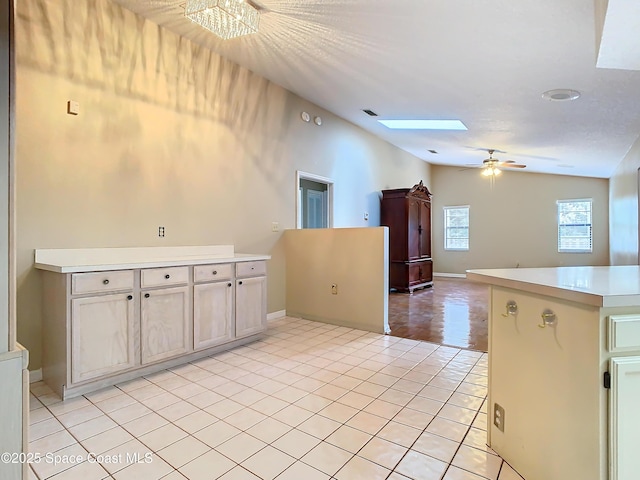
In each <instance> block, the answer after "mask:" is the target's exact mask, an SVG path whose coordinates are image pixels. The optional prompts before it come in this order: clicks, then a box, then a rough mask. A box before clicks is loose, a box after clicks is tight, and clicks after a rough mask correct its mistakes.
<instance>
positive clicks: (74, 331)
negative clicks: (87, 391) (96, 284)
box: [71, 293, 136, 383]
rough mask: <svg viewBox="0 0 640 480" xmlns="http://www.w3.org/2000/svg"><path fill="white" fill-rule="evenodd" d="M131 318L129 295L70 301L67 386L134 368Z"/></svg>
mask: <svg viewBox="0 0 640 480" xmlns="http://www.w3.org/2000/svg"><path fill="white" fill-rule="evenodd" d="M133 318H134V308H133V296H132V295H131V294H130V293H120V294H114V295H103V296H99V297H87V298H76V299H73V300H72V301H71V383H77V382H82V381H84V380H89V379H92V378H95V377H100V376H102V375H109V374H111V373H116V372H120V371H122V370H126V369H128V368H131V367H133V366H134V365H135V363H136V362H135V354H134V351H135V350H134V349H135V343H136V342H135V339H134V328H133Z"/></svg>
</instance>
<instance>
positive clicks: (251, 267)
mask: <svg viewBox="0 0 640 480" xmlns="http://www.w3.org/2000/svg"><path fill="white" fill-rule="evenodd" d="M266 274H267V263H266V262H264V261H258V262H238V263H236V276H238V277H252V276H254V275H266Z"/></svg>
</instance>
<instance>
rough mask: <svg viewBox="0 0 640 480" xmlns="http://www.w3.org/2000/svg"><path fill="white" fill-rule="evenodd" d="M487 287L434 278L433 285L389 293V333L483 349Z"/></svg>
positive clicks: (485, 348) (442, 343) (456, 279)
mask: <svg viewBox="0 0 640 480" xmlns="http://www.w3.org/2000/svg"><path fill="white" fill-rule="evenodd" d="M488 302H489V287H488V286H486V285H482V284H479V283H473V282H470V281H468V280H466V279H463V278H443V277H436V278H435V279H434V282H433V287H431V288H426V289H424V290H416V291H415V292H414V293H413V294H407V293H390V294H389V327H390V328H391V335H394V336H396V337H403V338H412V339H414V340H426V341H429V342H433V343H438V344H441V345H450V346H454V347H460V348H466V349H469V350H478V351H482V352H486V351H487V342H488V332H487V327H488V322H487V318H488V316H487V315H488V314H487V308H488Z"/></svg>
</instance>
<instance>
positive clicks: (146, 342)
mask: <svg viewBox="0 0 640 480" xmlns="http://www.w3.org/2000/svg"><path fill="white" fill-rule="evenodd" d="M140 341H141V353H142V363H143V364H146V363H152V362H156V361H158V360H163V359H165V358H169V357H175V356H176V355H180V354H183V353H186V352H187V351H188V350H189V344H190V342H189V287H175V288H163V289H160V290H150V291H147V292H143V293H142V299H141V306H140Z"/></svg>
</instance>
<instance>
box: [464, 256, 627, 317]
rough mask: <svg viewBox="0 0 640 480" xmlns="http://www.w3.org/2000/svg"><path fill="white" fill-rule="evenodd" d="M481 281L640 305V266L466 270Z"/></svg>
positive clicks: (590, 301)
mask: <svg viewBox="0 0 640 480" xmlns="http://www.w3.org/2000/svg"><path fill="white" fill-rule="evenodd" d="M467 278H468V279H469V280H473V281H476V282H481V283H488V284H491V285H498V286H501V287H507V288H513V289H516V290H523V291H526V292H531V293H537V294H540V295H548V296H551V297H556V298H561V299H564V300H570V301H574V302H578V303H583V304H587V305H594V306H597V307H631V306H640V266H637V265H625V266H615V267H554V268H504V269H483V270H467Z"/></svg>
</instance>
